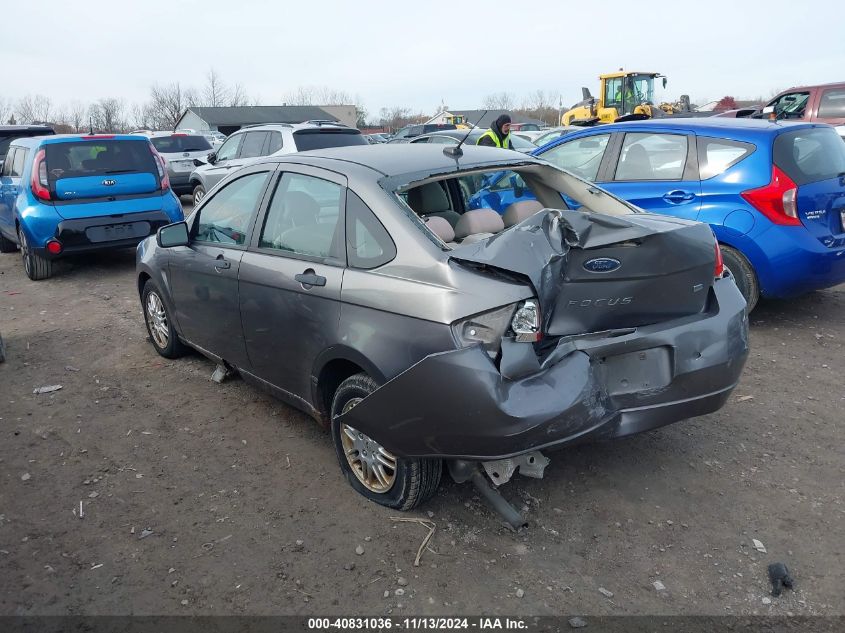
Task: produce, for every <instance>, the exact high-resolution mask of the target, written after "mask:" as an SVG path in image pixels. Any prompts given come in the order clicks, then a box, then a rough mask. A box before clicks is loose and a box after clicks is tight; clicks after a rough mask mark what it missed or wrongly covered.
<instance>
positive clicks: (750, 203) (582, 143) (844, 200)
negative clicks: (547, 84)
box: [470, 118, 845, 311]
mask: <svg viewBox="0 0 845 633" xmlns="http://www.w3.org/2000/svg"><path fill="white" fill-rule="evenodd" d="M533 154H534V155H535V156H540V157H542V158H544V159H546V160H548V161H549V162H551V163H553V164H554V165H556V166H558V167H561V168H563V169H566V170H568V171H570V172H572V173H574V174H575V175H577V176H580V177H582V178H584V179H586V180H590V181H593V182H596V183H598V184H599V185H600V186H601V187H602V188H603V189H607V190H608V191H610V192H611V193H613V194H615V195H617V196H619V197H621V198H623V199H624V200H627V201H629V202H631V203H632V204H634V205H636V206H638V207H641V208H642V209H645V210H646V211H652V212H654V213H661V214H666V215H673V216H676V217H679V218H686V219H690V220H699V221H701V222H707V223H708V224H710V226H711V227H712V229H713V232H714V233H715V234H716V238H717V239H718V240H719V243H720V245H721V247H722V255H723V257H724V260H725V265H726V266H727V267H728V268H730V269H731V271H732V272H733V273H734V275H735V277H736V283H737V286H739V289H740V291H742V294H743V295H744V296H745V298H746V300H747V301H748V309H749V311H750V310H751V309H752V308H753V307H754V305H755V304H756V303H757V299H758V297H759V296H760V295H762V296H764V297H773V298H782V297H791V296H795V295H798V294H801V293H804V292H808V291H810V290H814V289H817V288H826V287H830V286H834V285H836V284H839V283H842V282H843V281H845V228H844V227H843V225H844V224H845V143H843V142H842V139H841V138H840V136H839V135H838V134H837V133H836V131H835V130H834V129H833V128H832V127H829V126H827V125H823V124H807V123H785V122H777V123H772V122H767V121H758V120H743V119H722V118H708V119H670V120H667V119H657V120H651V121H638V122H627V123H614V124H610V125H601V126H597V127H592V128H585V129H584V130H583V131H581V132H575V133H573V134H569V135H567V136H564V137H562V138H560V139H558V140H555V141H552V142H551V143H548V144H547V145H544V146H543V147H541V148H539V149H537V150H536V151H535V152H533ZM531 197H532V196H531V194H530V192H529V190H528V189H527V188H526V187H524V186H522V183H521V181H520V180H519V179H518V177H515V176H514V174H512V173H500V174H498V175H495V176H493V177H491V178H490V179H489V180H488V182H487V183H486V186H485V187H484V188H483V189H481V190H480V191H478V192H477V193H476V194H475V195H474V196H473V197H472V198H471V200H470V206H471V207H490V208H493V209H495V210H496V211H498V212H500V213H504V211H505V209H506V208H507V207H508V206H509V205H510V204H511V203H513V202H516V201H519V200H528V199H531Z"/></svg>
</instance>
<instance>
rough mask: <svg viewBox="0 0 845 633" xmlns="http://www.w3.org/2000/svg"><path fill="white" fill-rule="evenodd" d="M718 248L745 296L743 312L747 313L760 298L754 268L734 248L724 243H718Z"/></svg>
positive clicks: (737, 285)
mask: <svg viewBox="0 0 845 633" xmlns="http://www.w3.org/2000/svg"><path fill="white" fill-rule="evenodd" d="M719 248H720V249H721V251H722V260H723V261H724V262H725V267H726V268H727V269H728V270H730V271H731V273H733V276H734V279H735V280H736V287H737V288H739V291H740V292H741V293H742V296H743V297H745V302H746V303H747V304H748V305H747V306H746V308H745V312H746V314H748V313H750V312H751V311H752V310H753V309H754V306H756V305H757V300H758V299H759V298H760V284H759V283H758V282H757V275H756V273H755V272H754V268H753V267H752V266H751V263H750V262H749V261H748V260H747V259H746V258H745V255H743V254H742V253H740V252H739V251H738V250H736V249H735V248H732V247H730V246H725V245H724V244H719Z"/></svg>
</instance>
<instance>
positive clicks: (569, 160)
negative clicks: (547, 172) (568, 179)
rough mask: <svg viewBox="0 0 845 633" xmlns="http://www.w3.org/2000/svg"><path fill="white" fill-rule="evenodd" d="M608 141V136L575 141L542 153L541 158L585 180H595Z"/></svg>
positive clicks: (599, 135) (602, 135)
mask: <svg viewBox="0 0 845 633" xmlns="http://www.w3.org/2000/svg"><path fill="white" fill-rule="evenodd" d="M609 140H610V134H596V135H595V136H587V137H585V138H579V139H575V140H574V141H568V142H566V143H561V144H560V145H556V146H555V147H553V148H551V149H550V150H549V151H547V152H543V154H541V158H543V159H545V160H547V161H549V162H550V163H551V164H552V165H554V166H555V167H560V168H561V169H565V170H567V171H571V172H572V173H573V174H575V175H576V176H580V177H581V178H584V179H585V180H595V179H596V176H597V175H598V173H599V166H600V165H601V159H602V157H604V152H605V151H606V150H607V143H608V141H609Z"/></svg>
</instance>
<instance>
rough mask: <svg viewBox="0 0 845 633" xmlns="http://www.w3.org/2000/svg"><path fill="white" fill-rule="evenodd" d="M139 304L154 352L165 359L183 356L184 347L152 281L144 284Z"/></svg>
mask: <svg viewBox="0 0 845 633" xmlns="http://www.w3.org/2000/svg"><path fill="white" fill-rule="evenodd" d="M141 304H142V305H143V308H144V323H146V325H147V332H148V333H149V335H150V340H151V341H152V343H153V347H155V349H156V351H157V352H158V353H159V354H160V355H162V356H164V357H165V358H178V357H179V356H181V355H182V354H184V353H185V345H184V344H183V343H182V341H180V340H179V336H178V335H177V334H176V329H175V328H174V327H173V322H172V321H171V319H170V314H169V313H168V312H167V306H166V305H165V303H164V299H162V298H161V292H160V291H159V289H158V288H157V287H156V285H155V284H154V283H153V282H152V280H149V279H148V280H147V283H145V284H144V290H143V291H142V292H141Z"/></svg>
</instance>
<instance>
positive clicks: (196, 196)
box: [191, 185, 205, 207]
mask: <svg viewBox="0 0 845 633" xmlns="http://www.w3.org/2000/svg"><path fill="white" fill-rule="evenodd" d="M191 195H192V197H193V201H194V207H196V206H197V205H198V204H199V203H200V202H202V199H203V198H205V187H203V186H202V185H197V186H196V187H194V191H193V193H192V194H191Z"/></svg>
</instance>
